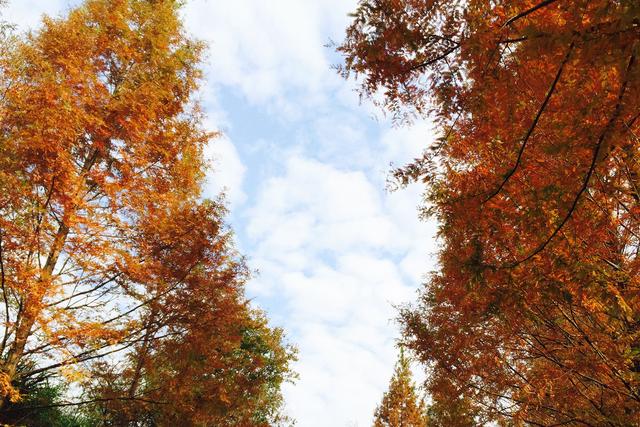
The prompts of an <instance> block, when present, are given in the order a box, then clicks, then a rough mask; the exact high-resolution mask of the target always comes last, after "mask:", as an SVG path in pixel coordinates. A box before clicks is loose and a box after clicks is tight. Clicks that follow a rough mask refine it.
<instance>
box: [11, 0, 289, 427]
mask: <svg viewBox="0 0 640 427" xmlns="http://www.w3.org/2000/svg"><path fill="white" fill-rule="evenodd" d="M180 4H181V2H180V1H177V0H87V1H86V2H85V3H84V4H83V5H81V6H80V7H78V8H76V9H74V10H72V11H71V12H69V14H68V16H65V17H61V18H57V19H52V18H45V20H44V23H43V27H42V29H41V30H39V31H38V32H36V33H33V34H30V35H28V36H26V37H17V38H14V39H12V43H11V44H10V45H8V46H7V45H3V46H2V48H0V79H1V80H0V88H1V89H2V91H1V92H0V273H1V298H0V316H1V318H2V319H3V320H2V328H1V329H0V398H1V399H0V407H1V409H0V417H4V418H7V417H10V416H13V415H12V414H14V415H15V412H16V411H18V410H21V409H20V408H23V409H24V405H22V406H20V405H19V404H18V402H19V401H20V400H21V399H22V400H23V401H24V400H25V399H27V400H28V396H26V395H25V393H27V392H28V390H26V389H21V387H20V385H21V384H25V383H29V382H30V381H32V380H34V379H36V378H43V379H45V378H49V377H51V376H54V377H58V378H62V380H64V382H67V383H76V385H80V386H83V387H86V390H87V393H89V394H90V397H91V399H94V400H96V402H95V403H104V404H105V405H106V403H107V402H108V401H110V402H111V403H113V404H115V402H121V403H123V402H127V403H129V404H130V406H132V407H135V406H136V405H134V403H136V404H144V405H146V406H145V410H148V409H149V408H151V409H153V411H155V412H158V411H159V412H161V413H163V414H165V413H169V412H171V413H172V414H173V416H185V415H184V414H186V413H188V414H189V416H188V417H186V416H185V418H184V422H185V423H186V422H193V423H197V422H199V421H198V420H199V419H200V417H204V419H206V414H204V411H206V410H208V409H210V405H211V404H212V403H211V402H212V401H216V402H222V403H221V404H220V405H219V408H218V409H219V413H224V415H225V416H227V415H228V416H231V414H232V413H236V412H238V409H237V408H235V407H234V406H233V405H232V403H233V402H236V401H238V402H252V405H253V406H251V409H250V410H251V411H253V412H252V414H255V413H260V412H261V411H263V412H264V411H267V412H268V413H269V414H271V415H272V416H273V417H277V415H274V414H275V413H276V412H277V411H279V409H280V405H279V402H280V403H281V397H280V394H279V385H280V383H281V381H283V380H286V379H290V378H291V372H290V370H289V362H290V361H291V360H292V358H293V357H294V352H293V350H292V349H291V348H290V347H289V346H286V345H285V344H284V342H283V335H282V331H280V330H278V329H272V328H270V327H269V326H268V325H267V323H266V320H265V319H264V318H263V316H262V315H260V314H258V313H256V312H255V311H253V310H251V309H250V308H249V307H248V302H247V301H246V299H245V297H244V295H243V289H244V284H245V282H246V281H247V280H248V278H249V274H248V269H247V267H246V265H245V262H244V259H243V257H242V256H241V255H239V254H238V253H237V251H236V250H235V248H234V247H233V241H232V234H231V231H230V230H229V229H228V227H227V226H226V225H225V223H224V216H225V214H226V210H225V207H224V205H223V201H222V200H204V201H203V200H202V199H201V186H202V183H203V179H204V176H205V172H206V167H207V165H206V163H205V161H204V157H203V153H202V150H203V147H204V146H205V144H207V143H208V142H209V140H210V139H211V138H212V137H213V136H215V135H214V134H212V133H209V132H206V131H205V130H204V129H203V126H202V118H203V116H202V113H201V112H200V109H199V106H198V104H197V102H195V101H194V94H195V91H196V90H197V89H198V85H199V81H200V77H201V72H200V70H199V60H200V57H201V54H202V51H203V48H204V46H203V45H202V44H201V43H200V42H197V41H194V40H191V39H189V38H188V37H186V36H185V31H184V29H183V28H182V24H181V22H180V19H179V16H178V13H179V6H180ZM252 334H255V335H257V336H258V337H259V339H260V340H262V341H260V342H261V347H260V348H254V347H251V348H247V340H248V339H249V338H248V336H252ZM256 339H258V338H256ZM185 357H186V359H185ZM187 360H191V361H199V362H198V363H196V362H194V363H191V364H186V363H185V362H186V361H187ZM123 365H124V367H122V366H123ZM266 366H268V367H269V368H268V370H269V372H268V373H266V372H263V371H264V369H267V368H264V367H266ZM261 368H264V369H262V370H261ZM109 372H120V373H121V374H122V375H121V376H120V377H119V378H118V382H117V384H118V385H119V386H121V387H124V388H123V389H122V390H120V391H123V392H124V393H119V394H113V395H110V396H107V395H105V394H101V393H98V392H96V389H95V388H93V387H94V385H95V383H96V381H98V379H99V378H100V377H101V376H103V375H104V374H105V373H109ZM181 373H184V375H179V374H181ZM225 381H226V383H225ZM160 383H161V385H162V387H159V386H158V387H159V388H158V387H156V388H153V386H152V384H160ZM159 390H162V391H163V392H166V393H167V394H166V395H162V394H160V393H159ZM105 393H106V391H105ZM166 398H170V399H174V400H173V401H171V402H167V401H166V400H165V399H166ZM72 403H73V402H65V403H64V404H65V405H67V404H72ZM83 403H84V404H89V403H91V402H90V401H87V400H86V399H85V401H84V402H83ZM167 405H168V406H167ZM105 407H108V405H106V406H105ZM167 407H171V411H169V412H168V411H167V410H166V408H167ZM159 408H165V409H163V410H160V409H159ZM124 409H125V408H124V407H123V411H124ZM153 411H152V412H153ZM198 411H200V412H198ZM121 415H127V414H126V413H123V414H121ZM163 416H164V415H163ZM129 421H130V422H132V423H136V422H138V421H137V420H132V419H127V422H129ZM185 425H186V424H185Z"/></svg>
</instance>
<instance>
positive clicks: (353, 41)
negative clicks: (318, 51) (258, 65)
mask: <svg viewBox="0 0 640 427" xmlns="http://www.w3.org/2000/svg"><path fill="white" fill-rule="evenodd" d="M639 22H640V4H638V2H637V1H628V0H621V1H615V2H609V1H604V0H603V1H600V0H596V1H586V0H579V1H573V2H560V1H557V0H545V1H542V0H537V1H529V0H526V1H525V0H520V1H493V2H485V1H474V0H471V1H467V0H465V1H457V0H456V1H439V0H363V1H361V2H360V5H359V7H358V9H357V11H356V12H355V14H354V17H353V23H352V24H351V26H350V27H349V28H348V30H347V37H346V40H345V41H344V43H343V44H342V45H341V46H340V47H339V50H340V51H341V52H342V53H343V54H344V56H345V64H344V67H343V69H342V72H343V73H344V74H345V75H348V74H349V73H355V74H357V75H358V76H359V77H360V78H361V79H362V80H361V81H362V86H361V88H362V89H361V90H362V93H363V94H364V95H365V96H373V95H374V94H382V95H383V96H382V97H381V98H376V99H382V100H381V101H380V102H381V103H382V105H384V106H385V107H386V108H387V109H389V110H390V111H391V112H392V113H393V114H394V117H396V119H400V120H402V119H405V118H411V115H412V114H429V115H430V116H431V117H432V118H433V119H434V120H435V122H436V123H437V124H438V126H439V127H440V129H441V138H440V139H439V140H438V142H437V143H436V144H435V145H434V146H432V147H429V148H428V149H426V150H425V154H424V156H423V157H421V158H419V159H416V160H415V161H414V162H413V163H411V164H409V165H407V166H406V167H404V168H401V169H399V170H397V171H395V178H396V179H397V180H398V183H399V184H400V185H403V184H407V183H409V182H412V181H419V182H424V183H426V185H427V186H426V193H425V205H424V208H423V214H424V215H425V216H434V217H435V218H437V219H438V220H439V223H440V225H439V238H440V241H441V243H442V249H441V250H440V251H439V270H438V271H437V272H435V273H433V274H432V276H431V279H430V280H429V281H428V283H427V284H426V285H425V287H424V288H423V290H422V293H421V297H420V299H419V301H418V303H417V304H415V305H414V306H412V307H407V308H406V309H404V310H402V312H401V319H402V322H403V327H404V341H405V344H406V345H407V346H409V347H410V348H412V349H413V350H414V351H415V352H416V353H417V354H418V356H419V358H420V360H421V361H422V362H423V363H424V364H425V365H426V366H429V368H430V373H431V375H430V379H429V389H430V392H431V393H432V395H433V396H434V399H435V400H436V403H438V402H443V403H446V402H455V401H457V399H458V398H462V399H464V400H465V401H466V402H468V404H469V405H472V408H470V409H472V412H473V413H475V414H476V416H478V417H480V419H482V420H487V422H488V421H489V420H494V421H498V422H501V423H509V424H510V425H521V424H523V423H528V424H531V425H557V424H576V425H578V424H582V425H614V426H628V425H638V418H637V414H638V413H640V299H639V295H640V293H639V290H640V283H639V282H638V277H640V276H639V275H638V272H639V270H638V269H639V268H640V260H639V259H638V256H637V254H638V251H639V250H640V239H639V237H638V236H640V222H639V221H638V218H639V216H638V214H639V213H640V206H639V204H638V201H639V200H640V193H639V192H638V188H640V185H639V184H640V183H639V182H638V176H639V175H638V173H639V172H640V165H639V164H638V148H639V144H638V130H639V126H640V120H638V118H639V117H640V113H639V112H638V109H637V106H638V105H639V104H640V67H639V66H638V47H639V34H640V26H639V24H638V23H639Z"/></svg>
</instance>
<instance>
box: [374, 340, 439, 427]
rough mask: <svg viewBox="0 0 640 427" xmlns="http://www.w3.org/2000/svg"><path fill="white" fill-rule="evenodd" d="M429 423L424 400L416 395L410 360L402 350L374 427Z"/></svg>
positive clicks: (400, 426) (375, 417) (408, 426)
mask: <svg viewBox="0 0 640 427" xmlns="http://www.w3.org/2000/svg"><path fill="white" fill-rule="evenodd" d="M428 421H429V420H428V418H427V415H426V410H425V404H424V400H423V399H422V398H419V397H418V394H417V393H416V386H415V384H414V383H413V379H412V375H411V366H410V363H409V359H408V358H406V357H405V355H404V351H402V350H401V351H400V358H399V359H398V361H397V362H396V366H395V369H394V372H393V376H392V377H391V381H390V383H389V390H387V391H386V392H385V393H384V395H383V396H382V402H381V403H380V405H379V406H378V407H377V408H376V411H375V415H374V420H373V426H374V427H425V426H427V424H428Z"/></svg>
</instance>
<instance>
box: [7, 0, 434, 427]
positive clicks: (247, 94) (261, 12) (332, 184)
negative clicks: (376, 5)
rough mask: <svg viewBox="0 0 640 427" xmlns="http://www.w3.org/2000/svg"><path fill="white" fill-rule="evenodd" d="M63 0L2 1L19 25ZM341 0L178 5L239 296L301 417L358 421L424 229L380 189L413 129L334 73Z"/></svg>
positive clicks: (343, 10) (384, 366)
mask: <svg viewBox="0 0 640 427" xmlns="http://www.w3.org/2000/svg"><path fill="white" fill-rule="evenodd" d="M74 3H78V1H77V0H76V1H67V0H10V1H9V6H8V8H7V9H6V10H5V19H7V20H9V21H11V22H14V23H16V24H18V26H19V28H20V29H23V30H24V29H26V28H30V27H34V26H36V25H37V23H38V21H39V19H40V17H41V15H42V14H43V13H48V14H52V15H57V14H59V13H61V12H63V11H64V10H65V9H66V8H68V7H69V5H70V4H74ZM355 5H356V1H355V0H234V1H221V0H190V1H189V2H188V3H187V6H186V8H185V9H184V11H183V14H184V18H185V23H186V27H187V29H188V31H189V32H190V33H191V34H193V35H194V36H195V37H197V38H199V39H202V40H205V41H207V42H208V43H209V44H210V49H209V54H208V56H207V59H206V62H205V64H204V69H205V71H206V77H207V81H206V84H205V85H204V86H203V88H202V90H201V92H200V97H201V100H202V103H203V105H204V107H205V111H206V113H207V116H208V119H207V126H208V127H209V128H210V129H212V130H221V131H223V133H224V136H223V137H221V138H218V139H216V140H214V141H212V142H211V144H210V146H209V147H208V150H207V156H209V157H210V158H211V159H212V164H213V166H214V167H213V170H212V172H211V173H210V174H209V176H208V180H207V186H206V189H205V193H206V195H207V196H210V197H215V195H216V194H218V192H219V191H221V190H222V189H224V190H225V191H226V192H227V195H228V201H229V207H230V210H231V215H230V218H229V220H230V222H231V224H232V226H233V228H234V230H235V232H236V235H237V242H238V246H239V248H240V250H241V251H242V252H243V253H244V254H246V255H247V257H248V259H249V263H250V265H251V267H252V268H254V269H257V270H259V274H257V275H256V277H255V278H254V279H253V280H252V281H251V283H250V284H249V286H248V289H247V294H248V296H249V297H250V298H252V299H253V301H254V303H255V304H256V305H258V306H260V307H262V308H264V309H265V310H267V312H268V314H269V316H270V318H271V319H272V323H273V324H274V325H278V326H282V327H284V328H285V329H286V331H287V334H288V337H289V340H290V341H291V342H293V343H294V344H296V345H297V346H298V348H299V350H300V355H299V356H300V360H299V362H298V363H297V364H296V366H295V368H296V370H297V371H298V372H299V374H300V380H299V381H298V382H297V383H296V384H295V385H287V386H286V387H285V397H286V400H287V408H288V412H289V413H290V414H291V415H292V416H294V417H295V418H296V419H297V420H298V425H299V426H301V427H316V426H318V427H319V426H322V427H326V426H331V427H333V426H356V425H357V426H367V425H370V423H371V419H372V414H373V410H374V408H375V405H376V404H377V403H378V401H379V400H380V398H381V396H382V392H383V391H384V390H385V389H386V386H387V383H388V380H389V377H390V375H391V372H392V369H393V363H394V361H395V358H396V354H397V353H396V349H395V347H394V340H395V339H396V338H397V336H398V329H397V326H396V325H395V324H394V322H393V318H394V317H395V310H394V308H393V305H394V304H401V303H404V302H409V301H411V300H413V299H414V298H415V291H416V288H417V287H418V285H419V283H420V282H421V280H422V277H423V274H424V273H427V272H428V271H430V270H431V269H433V267H434V259H433V256H431V255H432V254H433V253H434V252H435V241H434V237H433V235H434V231H435V226H434V224H433V223H422V222H420V221H418V219H417V210H416V206H417V204H418V203H419V200H420V188H419V187H410V188H408V189H406V190H403V191H399V192H395V193H391V194H389V193H387V192H386V191H385V180H386V177H387V173H388V171H389V164H390V163H391V162H393V163H394V164H396V165H401V164H403V163H405V162H408V161H410V160H411V159H412V158H414V157H416V156H418V155H419V154H420V152H421V150H422V149H423V148H424V147H426V146H427V145H428V143H429V142H430V141H431V140H432V139H433V131H432V129H431V127H430V126H429V124H428V123H426V122H417V123H415V124H414V125H413V126H412V127H410V128H408V127H404V128H393V127H392V126H391V124H390V123H389V120H387V119H386V118H385V117H384V115H383V114H382V113H381V111H379V110H377V109H376V108H374V107H373V106H372V105H370V103H368V102H363V103H360V101H359V98H358V95H357V94H356V93H354V90H353V89H354V88H355V83H354V82H353V81H345V80H343V79H341V78H340V77H339V76H338V75H336V73H335V71H334V70H332V69H331V65H332V64H335V63H337V62H338V61H339V60H340V58H339V57H338V56H337V55H336V54H335V53H334V52H332V50H331V49H330V48H327V47H325V45H326V44H327V43H328V42H329V41H330V40H336V41H340V40H341V39H342V35H343V32H344V28H345V26H346V25H347V23H348V21H349V18H348V16H347V15H348V13H349V12H350V11H352V10H354V9H355Z"/></svg>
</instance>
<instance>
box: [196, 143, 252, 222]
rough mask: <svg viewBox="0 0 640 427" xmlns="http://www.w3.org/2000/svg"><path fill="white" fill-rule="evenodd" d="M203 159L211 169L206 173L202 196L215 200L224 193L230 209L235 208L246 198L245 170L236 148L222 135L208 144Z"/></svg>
mask: <svg viewBox="0 0 640 427" xmlns="http://www.w3.org/2000/svg"><path fill="white" fill-rule="evenodd" d="M205 157H206V158H207V160H208V161H209V162H210V165H211V168H210V170H209V172H208V173H207V180H206V184H205V188H204V196H205V197H208V198H215V197H216V196H217V195H218V194H219V193H220V192H222V191H224V192H225V194H226V196H227V200H228V201H229V203H230V204H231V208H232V209H233V208H237V207H238V206H239V205H240V204H241V203H243V202H244V201H245V200H246V198H247V195H246V194H245V192H244V191H243V181H244V175H245V173H246V170H247V168H246V167H245V165H244V164H243V163H242V161H241V160H240V156H239V155H238V151H237V150H236V147H235V146H234V145H233V143H232V142H231V141H230V140H229V138H227V137H226V136H224V135H223V136H220V137H218V138H214V139H212V140H211V141H210V142H209V144H208V145H207V147H206V149H205Z"/></svg>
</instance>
